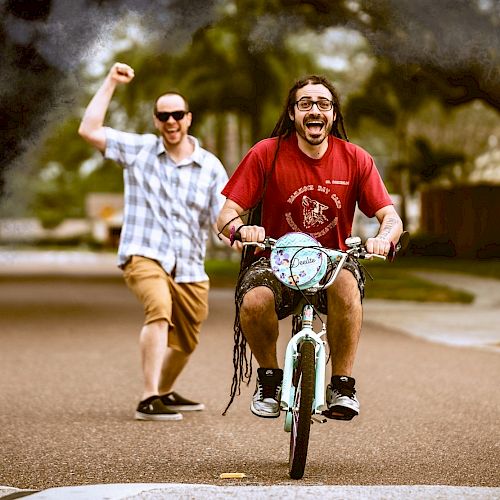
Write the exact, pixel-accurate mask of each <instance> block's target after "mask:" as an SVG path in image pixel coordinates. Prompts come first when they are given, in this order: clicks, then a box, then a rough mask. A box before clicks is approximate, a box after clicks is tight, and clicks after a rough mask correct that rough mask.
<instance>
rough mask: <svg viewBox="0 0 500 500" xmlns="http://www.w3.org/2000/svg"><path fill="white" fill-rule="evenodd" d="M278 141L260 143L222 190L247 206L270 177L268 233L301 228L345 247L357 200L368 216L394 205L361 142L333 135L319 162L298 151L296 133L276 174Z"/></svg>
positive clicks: (287, 143) (282, 150)
mask: <svg viewBox="0 0 500 500" xmlns="http://www.w3.org/2000/svg"><path fill="white" fill-rule="evenodd" d="M277 142H278V139H277V138H276V137H274V138H271V139H264V140H262V141H260V142H258V143H257V144H255V146H253V147H252V148H251V149H250V151H249V152H248V153H247V155H246V156H245V157H244V158H243V160H242V161H241V163H240V164H239V165H238V168H237V169H236V171H235V172H234V174H233V175H232V177H231V178H230V179H229V182H228V183H227V184H226V186H225V188H224V189H223V190H222V194H223V195H224V196H226V198H229V199H230V200H232V201H234V202H235V203H237V204H238V205H240V206H241V207H242V208H244V209H245V210H248V209H250V208H252V207H253V206H255V205H256V204H257V203H258V201H259V200H260V197H261V196H262V193H263V191H264V179H265V178H266V177H268V183H267V187H266V189H265V193H264V198H263V205H262V226H263V227H264V228H265V230H266V234H267V235H269V236H271V237H273V238H279V237H280V236H283V235H284V234H285V233H288V232H290V231H300V232H303V233H307V234H310V235H311V236H313V237H314V238H316V239H317V240H318V241H319V242H320V243H321V244H322V245H324V246H327V247H331V248H344V249H345V244H344V241H345V239H346V238H347V237H349V236H350V235H351V228H352V221H353V218H354V210H355V208H356V203H358V206H359V208H360V210H361V211H362V212H363V213H364V214H365V215H367V216H368V217H373V216H374V214H375V212H377V210H379V209H380V208H382V207H385V206H387V205H392V200H391V198H390V196H389V194H388V193H387V189H386V188H385V186H384V184H383V182H382V179H381V178H380V174H379V172H378V170H377V167H376V166H375V163H374V161H373V158H372V157H371V156H370V155H369V154H368V153H367V152H366V151H364V150H363V149H362V148H360V147H359V146H356V145H355V144H352V143H350V142H346V141H343V140H341V139H338V138H336V137H334V136H332V135H330V136H329V137H328V150H327V151H326V153H325V154H324V155H323V157H322V158H320V159H318V160H315V159H312V158H309V156H307V155H306V154H304V153H303V152H302V151H301V150H300V149H299V146H298V142H297V136H296V134H292V135H291V136H290V137H288V138H286V139H284V140H282V141H281V144H280V151H279V153H278V158H277V161H276V166H275V169H274V170H273V171H272V172H271V169H272V163H273V158H274V154H275V151H276V146H277Z"/></svg>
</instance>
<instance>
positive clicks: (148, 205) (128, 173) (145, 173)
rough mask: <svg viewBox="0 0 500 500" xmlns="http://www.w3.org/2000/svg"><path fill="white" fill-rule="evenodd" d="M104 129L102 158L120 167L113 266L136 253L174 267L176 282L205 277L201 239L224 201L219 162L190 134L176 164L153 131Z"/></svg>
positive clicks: (223, 173) (168, 269)
mask: <svg viewBox="0 0 500 500" xmlns="http://www.w3.org/2000/svg"><path fill="white" fill-rule="evenodd" d="M105 130H106V151H105V153H104V156H105V157H106V158H109V159H111V160H115V161H117V162H118V163H120V164H121V165H122V166H123V167H124V174H123V177H124V185H125V203H124V205H125V207H124V215H123V219H124V220H123V226H122V230H121V236H120V245H119V248H118V265H119V266H120V267H122V266H123V265H124V264H125V263H126V262H127V261H128V260H129V259H130V257H131V256H132V255H141V256H143V257H148V258H150V259H154V260H156V261H158V262H159V263H160V265H161V266H162V267H163V269H164V270H165V271H166V272H167V273H172V272H173V270H174V269H175V281H177V282H179V283H189V282H197V281H205V280H208V276H207V274H206V273H205V269H204V259H205V251H206V243H207V239H208V235H209V231H210V230H211V228H212V224H214V223H215V221H216V219H217V216H218V213H219V211H220V209H221V208H222V205H223V203H224V200H225V198H224V197H223V196H222V195H221V191H222V188H223V187H224V186H225V184H226V182H227V173H226V171H225V169H224V167H223V165H222V163H221V162H220V161H219V159H218V158H217V157H216V156H214V155H213V154H212V153H210V152H208V151H206V150H205V149H203V148H201V147H200V145H199V143H198V141H197V140H196V138H194V137H192V136H189V140H190V141H191V142H192V143H193V144H194V151H193V154H192V155H191V156H190V157H189V158H186V159H185V160H183V161H181V162H180V163H178V164H177V163H175V162H174V161H173V160H172V159H171V158H170V156H169V155H168V152H167V151H166V150H165V147H164V145H163V140H162V138H161V137H159V136H157V135H154V134H132V133H128V132H120V131H118V130H114V129H112V128H109V127H106V128H105Z"/></svg>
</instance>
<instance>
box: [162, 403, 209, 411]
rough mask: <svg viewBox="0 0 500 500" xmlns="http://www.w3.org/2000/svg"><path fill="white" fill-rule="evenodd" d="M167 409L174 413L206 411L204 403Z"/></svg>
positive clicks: (168, 406)
mask: <svg viewBox="0 0 500 500" xmlns="http://www.w3.org/2000/svg"><path fill="white" fill-rule="evenodd" d="M165 408H168V409H169V410H172V411H201V410H204V409H205V405H204V404H203V403H199V404H197V405H184V406H183V405H175V406H174V405H172V406H171V405H165Z"/></svg>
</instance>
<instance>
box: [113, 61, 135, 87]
mask: <svg viewBox="0 0 500 500" xmlns="http://www.w3.org/2000/svg"><path fill="white" fill-rule="evenodd" d="M108 76H109V77H110V78H111V79H112V80H114V81H115V82H118V83H128V82H130V81H131V80H132V79H133V78H134V76H135V75H134V70H133V69H132V68H131V67H130V66H128V65H127V64H123V63H119V62H117V63H115V64H113V66H112V68H111V69H110V70H109V74H108Z"/></svg>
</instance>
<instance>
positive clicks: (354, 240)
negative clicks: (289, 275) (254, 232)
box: [232, 231, 409, 292]
mask: <svg viewBox="0 0 500 500" xmlns="http://www.w3.org/2000/svg"><path fill="white" fill-rule="evenodd" d="M232 239H233V241H241V234H240V233H239V232H238V231H237V232H235V233H234V234H233V235H232ZM277 241H278V240H276V239H274V238H271V237H269V236H266V237H265V238H264V240H263V241H262V242H260V241H244V242H242V243H243V245H244V246H249V245H251V246H257V247H259V248H262V249H263V250H273V248H274V247H275V245H276V242H277ZM408 243H409V233H408V232H407V231H404V232H403V233H402V235H401V237H400V239H399V241H398V243H397V244H396V245H394V244H393V243H391V248H390V250H389V254H388V255H387V257H386V256H384V255H379V254H376V253H368V252H367V250H366V248H365V247H364V246H363V245H362V244H361V238H359V237H350V238H348V239H347V240H346V244H347V246H348V247H349V248H348V249H347V250H337V249H333V248H328V247H323V246H321V245H319V246H318V247H314V246H312V247H311V246H309V248H317V249H318V250H320V251H321V252H323V253H324V254H325V255H326V256H327V257H328V259H329V261H330V263H331V264H332V265H333V272H332V273H331V276H330V277H329V278H327V281H326V283H325V282H323V283H321V284H319V283H318V284H317V285H313V286H311V288H310V291H312V292H314V291H317V290H319V289H322V288H327V287H329V286H330V285H331V284H332V283H333V282H334V281H335V279H336V278H337V276H338V274H339V272H340V270H341V269H342V267H343V266H344V263H345V261H346V260H347V258H348V257H349V256H350V257H353V258H355V259H365V260H371V259H374V258H377V259H382V260H389V262H392V261H393V260H394V259H395V257H396V254H397V253H398V252H400V251H404V250H405V249H406V247H407V246H408ZM299 247H300V246H299ZM303 248H304V249H305V248H308V246H304V247H303Z"/></svg>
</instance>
